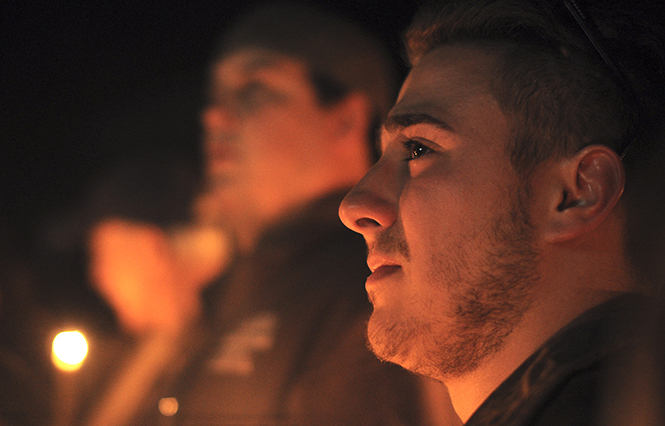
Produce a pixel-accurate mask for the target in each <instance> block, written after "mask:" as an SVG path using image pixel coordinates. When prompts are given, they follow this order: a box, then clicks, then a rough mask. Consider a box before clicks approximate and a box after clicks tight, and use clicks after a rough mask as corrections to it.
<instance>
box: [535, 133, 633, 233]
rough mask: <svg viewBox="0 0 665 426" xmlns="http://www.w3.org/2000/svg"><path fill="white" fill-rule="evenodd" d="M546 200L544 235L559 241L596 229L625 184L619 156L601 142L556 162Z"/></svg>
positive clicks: (613, 205)
mask: <svg viewBox="0 0 665 426" xmlns="http://www.w3.org/2000/svg"><path fill="white" fill-rule="evenodd" d="M554 167H555V170H554V173H555V175H556V178H555V180H554V182H553V184H554V188H553V189H554V191H551V192H550V194H551V197H552V198H551V199H550V202H549V204H548V213H547V214H548V220H547V225H546V229H545V233H546V239H547V240H548V241H550V242H562V241H568V240H572V239H575V238H577V237H579V236H581V235H584V234H587V233H589V232H591V231H592V230H593V229H595V228H596V227H597V226H598V225H599V224H600V223H602V222H603V221H604V220H605V218H606V217H607V216H608V215H609V214H610V212H611V211H612V210H613V209H614V207H615V206H616V204H617V203H618V201H619V199H620V198H621V194H622V193H623V189H624V185H625V172H624V168H623V163H622V162H621V159H620V158H619V156H618V155H617V154H616V153H615V152H614V151H613V150H612V149H610V148H608V147H606V146H604V145H591V146H588V147H586V148H584V149H582V150H581V151H579V152H578V153H577V154H576V155H575V156H574V157H573V158H570V159H566V160H564V161H561V162H560V163H558V164H556V165H555V166H554Z"/></svg>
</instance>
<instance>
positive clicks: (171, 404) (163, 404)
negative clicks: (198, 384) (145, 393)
mask: <svg viewBox="0 0 665 426" xmlns="http://www.w3.org/2000/svg"><path fill="white" fill-rule="evenodd" d="M159 412H160V413H162V415H164V416H167V417H171V416H175V414H176V413H177V412H178V400H177V399H175V398H162V399H160V400H159Z"/></svg>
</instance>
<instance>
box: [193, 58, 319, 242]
mask: <svg viewBox="0 0 665 426" xmlns="http://www.w3.org/2000/svg"><path fill="white" fill-rule="evenodd" d="M209 92H210V103H209V105H208V107H207V108H206V110H205V111H204V113H203V126H204V145H205V153H206V171H207V178H208V182H209V185H210V188H211V193H212V195H213V197H214V199H215V205H216V207H217V212H218V213H219V214H220V215H221V216H222V217H223V219H224V220H226V221H230V223H231V224H232V226H234V227H235V230H236V232H238V233H240V234H241V235H240V237H241V238H242V234H243V233H247V234H252V233H256V232H258V231H260V229H261V228H263V227H264V226H265V225H266V224H268V223H270V222H271V221H273V220H275V219H276V218H277V217H278V216H280V215H281V214H283V213H284V212H285V211H287V210H288V209H289V208H292V207H293V206H294V205H297V204H300V203H302V202H304V201H305V200H304V199H305V198H306V197H307V196H308V195H309V194H307V185H308V182H309V179H312V177H313V176H315V171H316V168H317V165H318V164H320V163H319V162H320V161H322V160H321V159H322V158H325V152H323V151H325V149H322V148H321V147H322V145H321V141H322V140H323V138H325V136H324V135H325V131H326V128H327V127H326V123H327V119H328V115H327V113H326V110H325V109H324V108H322V107H321V106H320V105H319V103H318V100H317V98H316V94H315V91H314V88H313V86H312V84H311V83H310V79H309V73H308V69H307V68H306V67H305V65H303V64H302V63H301V62H298V61H297V60H295V59H292V58H289V57H286V56H282V55H279V54H276V53H272V52H269V51H266V50H260V49H245V50H240V51H238V52H236V53H234V54H232V55H230V56H228V57H225V58H224V59H222V60H221V61H220V62H218V63H217V64H216V65H215V67H214V69H213V72H212V76H211V81H210V87H209ZM314 147H319V148H316V149H315V148H314Z"/></svg>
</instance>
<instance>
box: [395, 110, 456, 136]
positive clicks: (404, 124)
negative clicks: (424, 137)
mask: <svg viewBox="0 0 665 426" xmlns="http://www.w3.org/2000/svg"><path fill="white" fill-rule="evenodd" d="M423 123H424V124H432V125H434V126H436V127H438V128H440V129H442V130H446V131H449V132H450V131H452V128H451V127H450V126H449V125H448V123H446V122H445V121H443V120H440V119H438V118H434V117H432V116H431V115H429V114H396V115H391V116H389V117H388V118H387V119H386V121H385V122H384V123H383V128H384V129H385V130H386V131H388V132H396V131H400V130H404V129H406V128H408V127H411V126H415V125H416V124H423Z"/></svg>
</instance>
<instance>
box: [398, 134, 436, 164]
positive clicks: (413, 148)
mask: <svg viewBox="0 0 665 426" xmlns="http://www.w3.org/2000/svg"><path fill="white" fill-rule="evenodd" d="M404 150H405V151H406V154H407V156H406V158H405V160H406V161H413V160H417V159H419V158H421V157H422V156H424V155H427V154H429V153H431V152H432V149H431V148H429V147H428V146H427V145H425V144H424V143H422V142H420V141H418V140H416V139H409V140H407V141H405V142H404Z"/></svg>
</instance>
